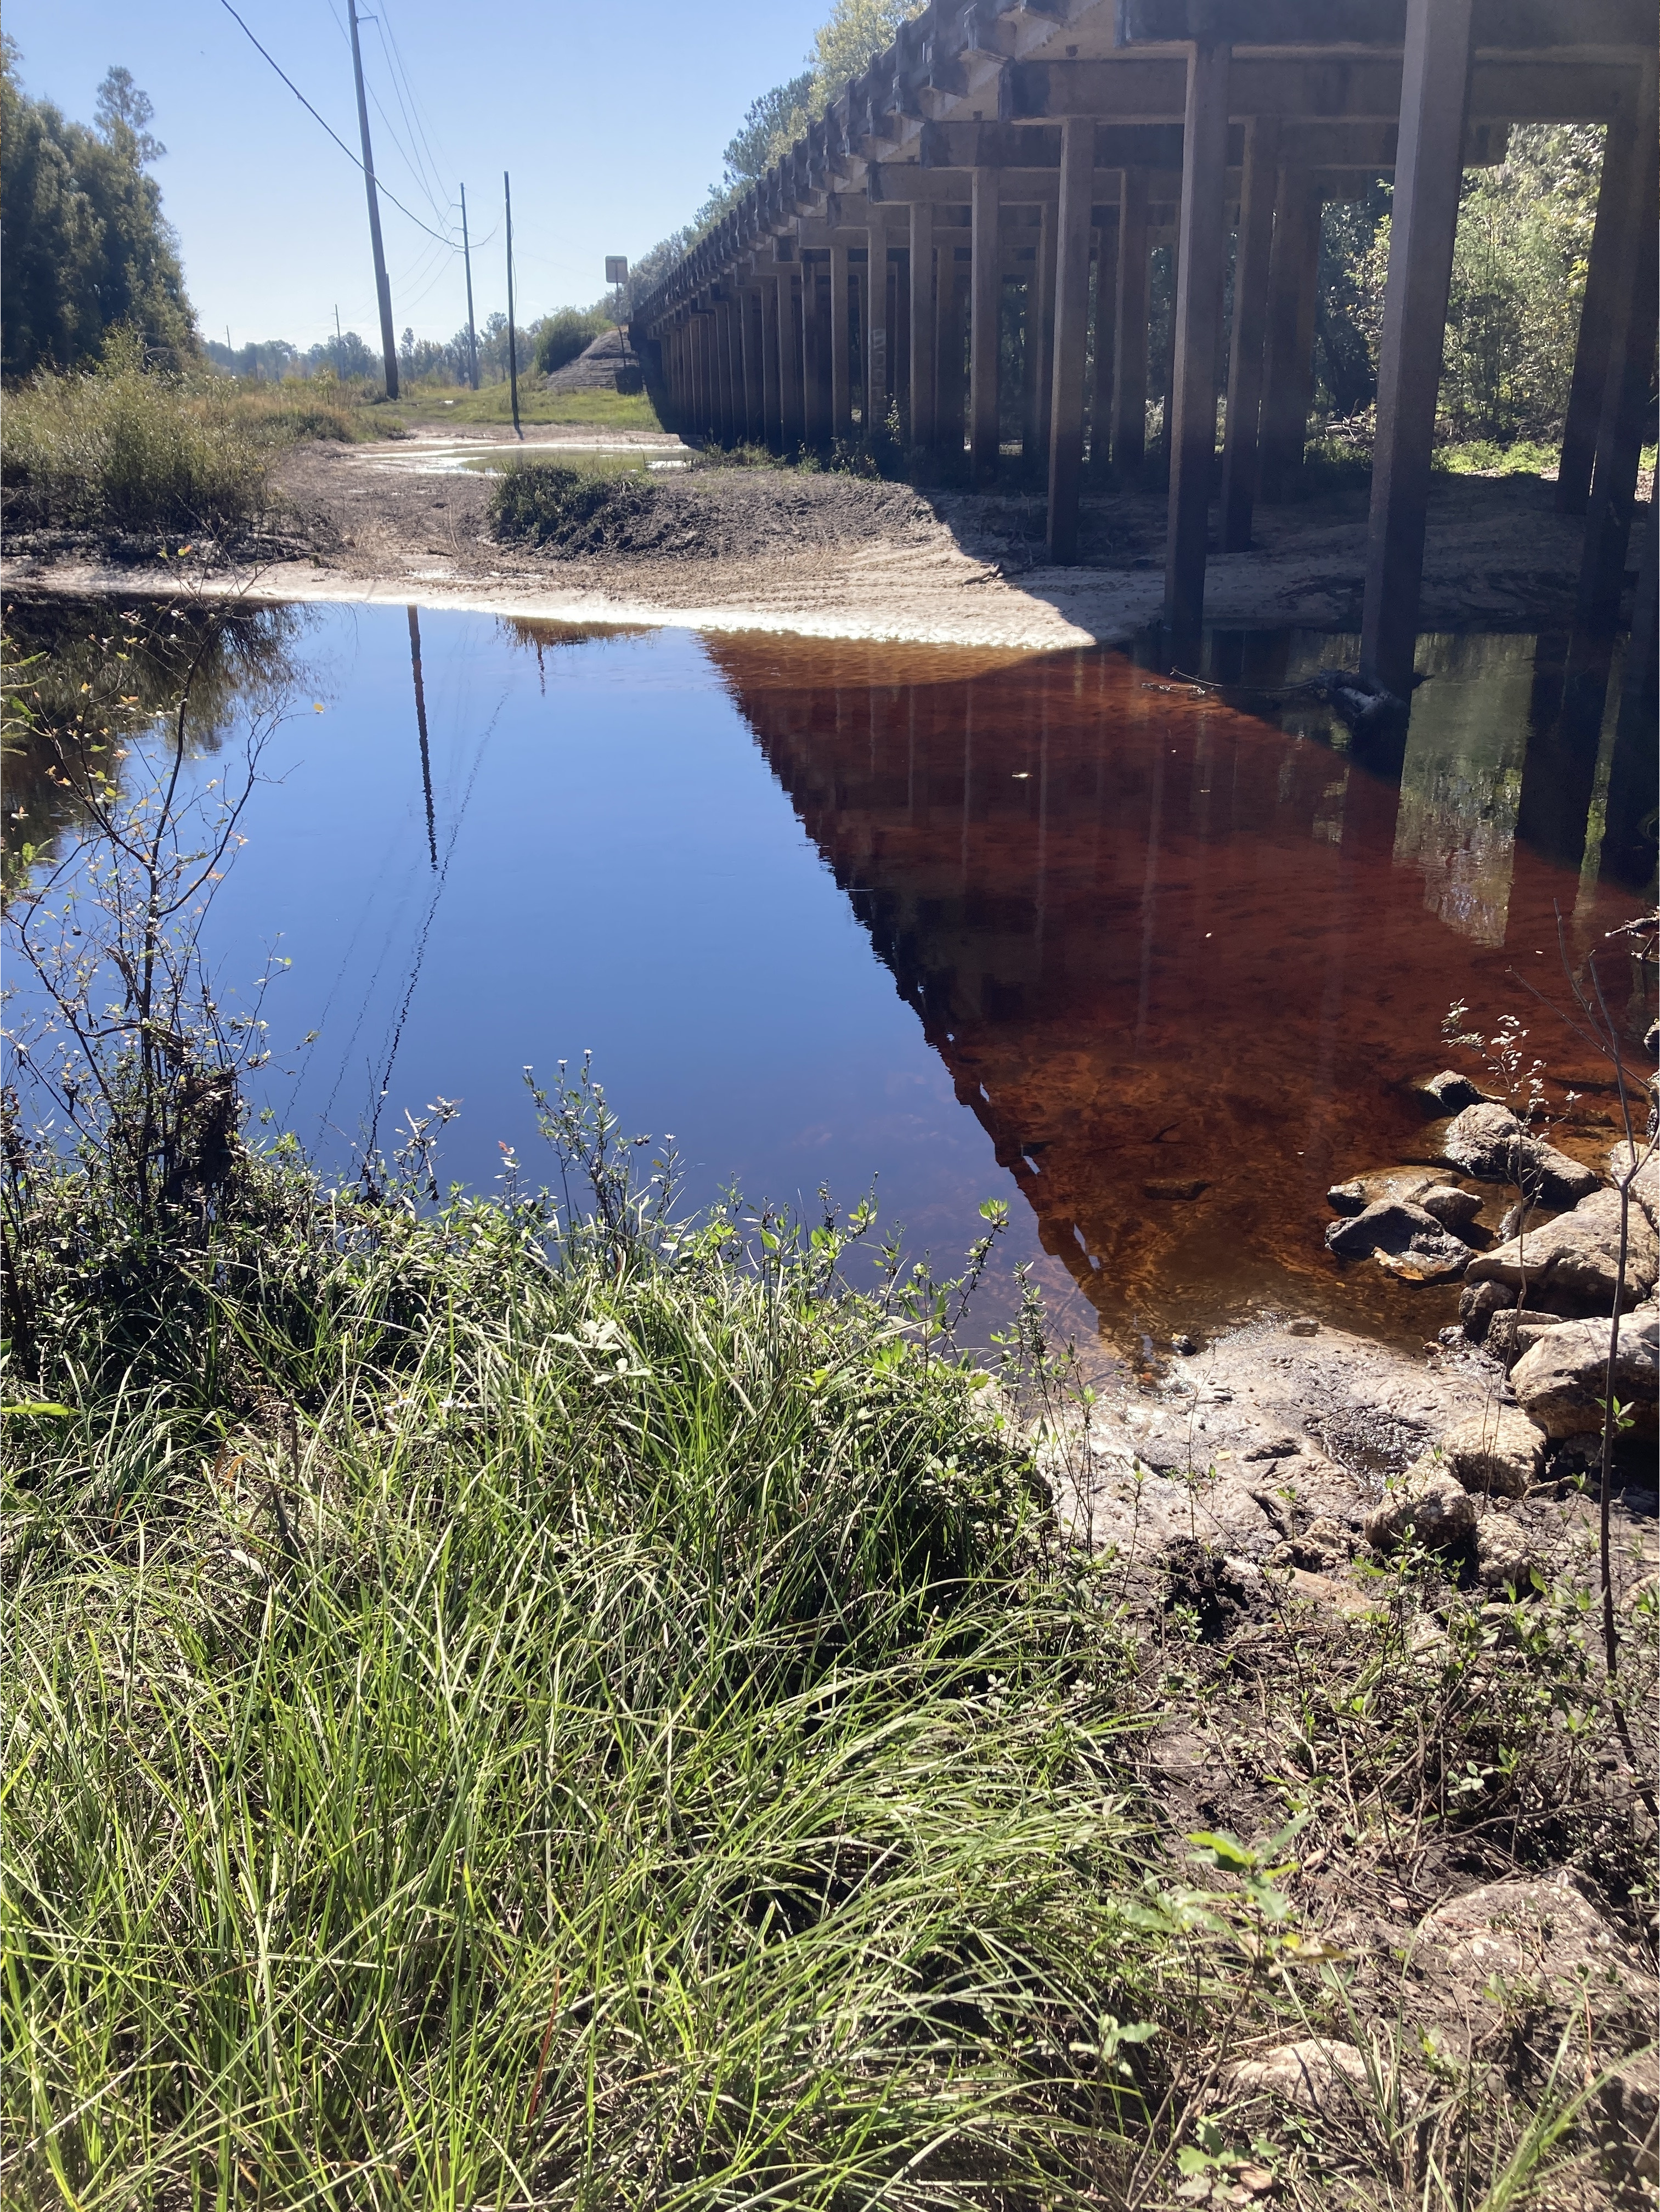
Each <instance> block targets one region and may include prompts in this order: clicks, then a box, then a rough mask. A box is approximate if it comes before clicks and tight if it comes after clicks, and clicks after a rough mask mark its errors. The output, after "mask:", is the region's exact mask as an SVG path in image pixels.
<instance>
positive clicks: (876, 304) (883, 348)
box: [865, 207, 888, 444]
mask: <svg viewBox="0 0 1660 2212" xmlns="http://www.w3.org/2000/svg"><path fill="white" fill-rule="evenodd" d="M865 241H866V248H867V250H868V252H869V255H870V258H869V260H868V261H867V262H866V264H865V439H866V444H868V443H869V441H870V440H871V439H873V437H874V436H875V435H876V434H877V430H878V428H879V425H880V424H881V422H882V421H883V418H884V417H885V415H886V414H887V411H888V222H887V216H885V213H884V212H883V211H882V210H881V209H880V208H879V207H873V208H872V210H870V222H869V223H868V224H867V225H866V231H865Z"/></svg>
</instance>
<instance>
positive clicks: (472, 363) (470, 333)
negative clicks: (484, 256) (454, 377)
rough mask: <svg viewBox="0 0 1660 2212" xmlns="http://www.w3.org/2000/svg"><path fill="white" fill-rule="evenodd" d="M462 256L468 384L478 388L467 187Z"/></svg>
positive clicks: (463, 189) (463, 203) (463, 196)
mask: <svg viewBox="0 0 1660 2212" xmlns="http://www.w3.org/2000/svg"><path fill="white" fill-rule="evenodd" d="M461 258H462V260H463V261H464V262H465V264H466V269H467V384H468V386H469V388H470V389H471V391H474V392H477V389H478V333H477V331H475V330H474V328H473V326H472V247H471V245H470V244H469V243H468V240H467V188H466V186H465V185H462V187H461Z"/></svg>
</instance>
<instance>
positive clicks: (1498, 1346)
mask: <svg viewBox="0 0 1660 2212" xmlns="http://www.w3.org/2000/svg"><path fill="white" fill-rule="evenodd" d="M1483 1287H1484V1288H1486V1287H1487V1285H1483ZM1563 1318H1564V1316H1562V1315H1560V1314H1547V1313H1531V1312H1529V1311H1527V1310H1525V1309H1524V1310H1523V1311H1521V1312H1519V1313H1496V1314H1494V1316H1493V1319H1492V1321H1491V1322H1489V1323H1488V1325H1487V1349H1488V1351H1489V1352H1492V1353H1493V1357H1494V1358H1497V1359H1503V1360H1506V1361H1509V1360H1516V1359H1519V1358H1521V1357H1522V1354H1523V1352H1531V1351H1532V1349H1533V1347H1534V1346H1535V1344H1537V1343H1538V1341H1539V1340H1540V1338H1541V1336H1545V1335H1547V1334H1548V1333H1549V1332H1550V1331H1551V1330H1552V1329H1554V1328H1561V1326H1562V1322H1563Z"/></svg>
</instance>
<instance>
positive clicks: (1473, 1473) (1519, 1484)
mask: <svg viewBox="0 0 1660 2212" xmlns="http://www.w3.org/2000/svg"><path fill="white" fill-rule="evenodd" d="M1545 1442H1546V1438H1545V1432H1544V1431H1543V1430H1542V1429H1540V1428H1535V1426H1534V1425H1533V1423H1532V1422H1531V1421H1530V1420H1529V1419H1528V1417H1527V1415H1526V1414H1525V1413H1522V1412H1520V1411H1519V1410H1518V1409H1517V1407H1514V1406H1489V1407H1486V1408H1485V1409H1484V1410H1483V1411H1482V1412H1481V1413H1476V1414H1473V1415H1472V1416H1471V1418H1470V1419H1468V1421H1460V1422H1459V1424H1458V1425H1457V1427H1456V1428H1454V1429H1449V1430H1448V1431H1447V1433H1446V1434H1445V1436H1444V1437H1442V1439H1441V1459H1442V1463H1443V1464H1444V1467H1445V1468H1446V1470H1447V1472H1448V1474H1450V1475H1452V1476H1453V1477H1454V1479H1455V1480H1456V1481H1458V1482H1460V1483H1462V1485H1463V1486H1464V1488H1465V1489H1466V1490H1468V1491H1472V1492H1475V1494H1476V1495H1477V1496H1478V1497H1492V1498H1525V1497H1526V1496H1527V1494H1528V1492H1529V1490H1531V1489H1532V1487H1533V1486H1534V1484H1535V1482H1537V1481H1538V1480H1539V1475H1540V1470H1541V1468H1542V1467H1543V1466H1544V1463H1545Z"/></svg>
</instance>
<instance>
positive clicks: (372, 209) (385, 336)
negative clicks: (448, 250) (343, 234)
mask: <svg viewBox="0 0 1660 2212" xmlns="http://www.w3.org/2000/svg"><path fill="white" fill-rule="evenodd" d="M346 13H347V14H348V15H349V16H350V18H351V70H352V75H353V76H355V77H356V80H357V131H358V135H359V137H361V138H362V142H363V183H364V185H365V187H366V188H367V190H368V197H369V244H370V245H371V246H373V247H374V292H375V297H376V298H377V299H378V300H379V301H380V349H381V351H382V352H383V353H384V354H385V356H386V397H387V398H388V399H396V398H397V397H398V340H397V337H396V336H395V334H394V333H393V331H392V286H391V284H390V283H388V282H387V280H386V249H385V248H384V246H382V245H381V243H380V197H379V195H378V194H377V192H376V191H375V189H374V151H373V149H371V147H370V145H369V104H368V100H367V99H366V98H365V96H364V93H363V50H362V47H361V46H359V44H358V42H357V0H346Z"/></svg>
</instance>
